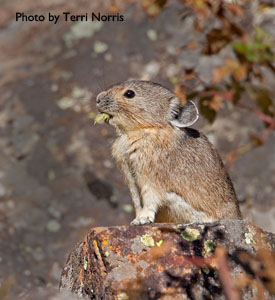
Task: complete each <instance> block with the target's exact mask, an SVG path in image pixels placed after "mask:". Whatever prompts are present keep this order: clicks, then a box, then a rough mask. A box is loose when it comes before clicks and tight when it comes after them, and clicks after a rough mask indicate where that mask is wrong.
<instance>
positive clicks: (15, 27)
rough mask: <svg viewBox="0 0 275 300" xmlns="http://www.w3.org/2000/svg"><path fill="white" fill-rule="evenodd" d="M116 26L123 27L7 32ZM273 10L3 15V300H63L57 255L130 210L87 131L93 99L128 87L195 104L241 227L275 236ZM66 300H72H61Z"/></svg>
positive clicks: (59, 2)
mask: <svg viewBox="0 0 275 300" xmlns="http://www.w3.org/2000/svg"><path fill="white" fill-rule="evenodd" d="M16 12H24V13H25V14H26V15H31V14H32V15H35V14H42V15H44V16H47V14H48V13H49V12H51V13H52V14H62V13H63V12H71V14H74V15H80V14H85V13H88V15H90V14H91V12H95V13H98V12H100V13H101V14H116V13H120V14H122V15H123V16H124V21H121V22H117V21H114V22H112V21H110V22H71V21H69V22H65V21H64V20H60V21H59V22H57V24H53V23H50V22H48V21H44V22H35V21H33V22H30V21H25V22H22V21H18V22H16V21H15V14H16ZM274 42H275V8H274V1H256V0H255V1H225V0H224V1H221V0H220V1H212V4H210V1H206V0H195V1H176V0H175V1H153V0H152V1H151V0H145V1H123V0H118V1H104V3H103V1H85V0H78V1H65V0H50V1H42V0H37V1H31V0H9V1H5V0H4V1H3V0H2V1H1V2H0V49H1V51H0V61H1V64H0V87H1V93H0V299H1V300H2V299H61V298H60V297H61V296H58V294H57V291H58V283H59V278H60V274H61V270H62V266H63V265H64V263H65V261H66V258H67V255H68V254H69V252H70V251H71V250H72V249H73V247H75V245H76V243H77V242H79V241H81V240H82V238H83V237H84V235H85V233H86V232H87V231H88V229H89V228H90V227H91V226H111V225H121V224H129V222H130V221H131V220H132V219H133V218H134V212H133V207H132V204H131V200H130V195H129V193H128V188H127V186H126V185H125V183H124V181H123V178H122V176H121V174H120V172H119V170H118V168H117V167H116V165H115V162H114V160H113V159H112V157H111V151H110V145H111V142H112V139H113V137H114V131H113V129H112V128H110V127H108V126H107V125H96V126H94V124H93V123H94V120H93V119H94V117H95V115H96V111H95V97H96V95H97V94H98V93H99V92H100V91H101V90H104V89H105V88H107V87H108V86H110V85H112V84H114V83H119V82H122V81H125V80H127V79H130V78H136V79H145V80H152V81H155V82H158V83H161V84H163V85H165V86H166V87H168V88H170V89H171V90H174V92H175V93H176V94H177V95H178V96H179V97H181V98H182V99H183V100H185V99H189V98H192V97H195V99H196V101H197V103H198V105H199V107H200V111H201V114H202V116H201V118H200V120H199V122H198V123H197V124H196V126H195V127H196V128H198V129H200V130H201V131H202V132H204V133H205V134H206V135H207V136H208V137H209V139H210V140H211V142H212V143H213V144H214V145H215V146H216V148H217V149H218V151H219V153H220V155H221V156H222V158H223V160H224V162H225V164H226V165H227V167H228V171H229V173H230V176H231V178H232V180H233V183H234V186H235V189H236V192H237V195H238V199H239V201H240V205H241V209H242V212H243V215H244V217H245V218H247V219H248V220H250V221H253V222H255V223H256V225H258V226H260V227H262V228H263V229H265V230H268V231H271V232H275V201H274V195H275V134H274V128H275V125H274V111H275V109H274V107H275V104H274V98H275V97H274V92H275V85H274V82H275V64H274ZM64 299H68V298H64Z"/></svg>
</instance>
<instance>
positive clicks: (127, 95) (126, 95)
mask: <svg viewBox="0 0 275 300" xmlns="http://www.w3.org/2000/svg"><path fill="white" fill-rule="evenodd" d="M123 95H124V96H125V97H126V98H129V99H131V98H134V97H135V95H136V94H135V92H134V91H132V90H127V91H126V92H125V93H124V94H123Z"/></svg>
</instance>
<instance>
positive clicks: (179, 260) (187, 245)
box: [60, 220, 275, 300]
mask: <svg viewBox="0 0 275 300" xmlns="http://www.w3.org/2000/svg"><path fill="white" fill-rule="evenodd" d="M274 248H275V235H273V234H271V233H264V232H263V231H261V230H260V229H257V228H256V227H254V226H252V225H249V224H246V223H244V222H243V221H240V220H223V221H220V222H216V223H207V224H206V223H205V224H196V223H194V224H187V225H185V224H164V223H163V224H152V225H145V226H116V227H107V228H104V227H99V228H92V229H91V230H90V232H89V233H88V234H87V236H86V238H85V239H84V241H83V242H81V243H80V244H79V245H78V246H77V247H76V249H75V250H73V251H72V252H71V254H70V255H69V258H68V260H67V263H66V265H65V267H64V269H63V272H62V276H61V282H60V289H61V290H62V291H66V292H68V291H69V292H72V293H73V294H75V295H77V296H79V297H82V298H85V299H135V300H138V299H225V297H227V298H228V299H233V298H230V297H231V296H232V295H233V293H235V296H236V297H235V298H234V299H241V298H240V297H241V296H240V295H242V297H243V299H250V297H252V296H253V294H254V293H256V292H255V291H256V289H255V287H256V286H257V285H256V282H257V284H258V286H263V287H264V288H263V289H262V290H260V291H259V293H265V294H266V295H268V296H270V299H272V298H271V297H272V296H271V293H274V292H275V291H274V281H275V274H274V269H273V271H271V273H270V272H269V273H268V269H269V271H270V270H271V267H270V266H272V264H273V265H274V264H275V256H274V255H273V256H272V255H271V251H270V250H271V249H273V250H274ZM259 253H262V254H261V255H260V254H259ZM263 253H264V254H263ZM273 254H274V253H273ZM253 262H254V263H253ZM256 262H258V265H259V264H260V265H261V267H263V268H262V269H261V267H259V268H258V269H257V268H256V267H255V266H256V265H257V264H256ZM272 272H273V273H272ZM268 274H269V275H268ZM231 277H232V278H231ZM247 278H249V280H250V281H245V279H247ZM261 278H262V279H264V281H263V282H261V283H260V284H259V281H260V280H261ZM252 279H254V281H253V280H252ZM272 280H273V281H272ZM241 281H242V282H246V284H245V286H243V288H242V286H241V285H240V282H241ZM237 282H238V288H237ZM247 282H250V283H247ZM253 282H254V283H253ZM267 282H268V284H269V285H268V284H266V283H267ZM272 286H273V290H272ZM268 292H269V293H270V294H268ZM228 293H229V294H228ZM230 294H232V295H231V296H230Z"/></svg>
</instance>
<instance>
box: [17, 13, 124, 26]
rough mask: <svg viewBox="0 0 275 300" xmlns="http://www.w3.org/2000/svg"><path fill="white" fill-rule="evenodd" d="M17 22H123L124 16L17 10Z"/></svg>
mask: <svg viewBox="0 0 275 300" xmlns="http://www.w3.org/2000/svg"><path fill="white" fill-rule="evenodd" d="M15 20H16V22H44V21H49V22H53V23H54V24H56V23H57V22H59V21H65V22H79V21H80V22H88V21H102V22H122V21H124V16H123V15H121V14H119V13H117V14H113V15H105V14H101V13H94V12H92V13H90V14H88V13H85V14H82V15H75V14H72V13H70V12H63V13H62V14H56V15H55V14H52V13H51V12H49V13H48V14H47V15H42V14H41V15H39V14H25V13H24V12H16V15H15Z"/></svg>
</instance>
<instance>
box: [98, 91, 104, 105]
mask: <svg viewBox="0 0 275 300" xmlns="http://www.w3.org/2000/svg"><path fill="white" fill-rule="evenodd" d="M105 95H106V92H101V93H99V94H98V95H97V97H96V104H99V103H100V101H101V100H102V98H104V97H105Z"/></svg>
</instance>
